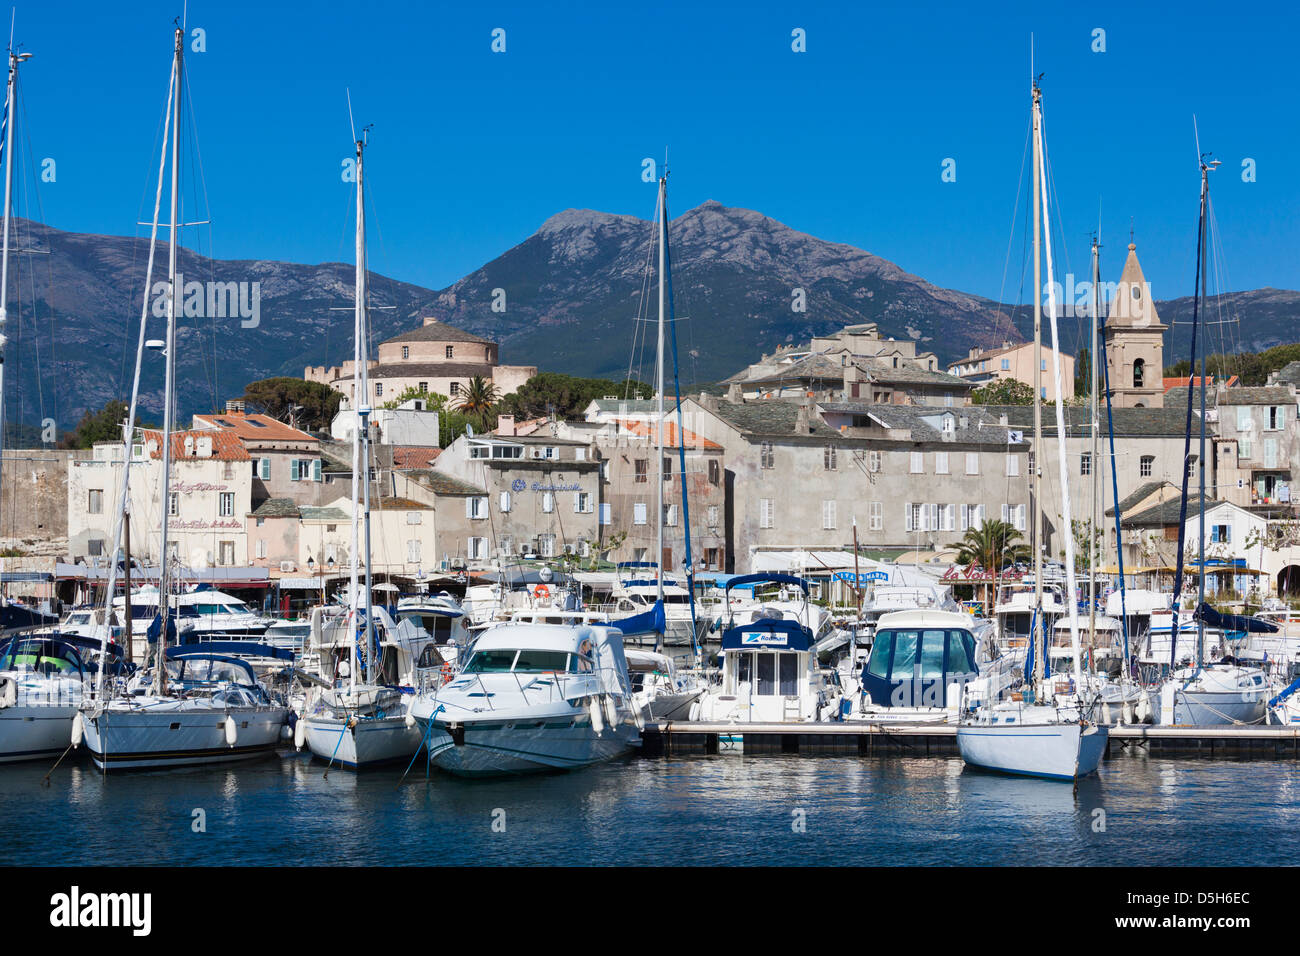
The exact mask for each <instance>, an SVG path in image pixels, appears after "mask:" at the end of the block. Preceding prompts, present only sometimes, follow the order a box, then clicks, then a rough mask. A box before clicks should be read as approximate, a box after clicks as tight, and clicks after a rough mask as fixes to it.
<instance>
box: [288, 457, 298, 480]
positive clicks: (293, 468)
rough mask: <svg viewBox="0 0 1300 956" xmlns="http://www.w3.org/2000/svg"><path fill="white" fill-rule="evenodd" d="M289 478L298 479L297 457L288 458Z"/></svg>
mask: <svg viewBox="0 0 1300 956" xmlns="http://www.w3.org/2000/svg"><path fill="white" fill-rule="evenodd" d="M289 480H290V481H297V480H298V459H297V458H290V459H289Z"/></svg>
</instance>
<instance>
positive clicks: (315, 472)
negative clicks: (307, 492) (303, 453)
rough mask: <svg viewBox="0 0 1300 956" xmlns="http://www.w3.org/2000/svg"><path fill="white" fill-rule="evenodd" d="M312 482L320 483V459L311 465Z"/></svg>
mask: <svg viewBox="0 0 1300 956" xmlns="http://www.w3.org/2000/svg"><path fill="white" fill-rule="evenodd" d="M311 480H312V481H320V459H319V458H317V459H316V460H315V461H313V462H312V463H311Z"/></svg>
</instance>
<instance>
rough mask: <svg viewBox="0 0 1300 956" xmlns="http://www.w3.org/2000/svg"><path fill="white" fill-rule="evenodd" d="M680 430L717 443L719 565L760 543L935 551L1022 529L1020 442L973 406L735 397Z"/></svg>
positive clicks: (746, 562)
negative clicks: (722, 508) (978, 533)
mask: <svg viewBox="0 0 1300 956" xmlns="http://www.w3.org/2000/svg"><path fill="white" fill-rule="evenodd" d="M684 411H685V413H686V427H688V428H689V429H690V430H691V431H692V432H694V433H696V434H698V435H700V436H701V437H703V438H705V439H708V440H709V441H712V442H716V443H718V444H720V445H721V446H722V447H723V448H724V449H725V453H724V475H723V480H724V483H725V495H726V514H725V517H724V521H723V537H724V540H725V542H726V544H725V547H726V555H727V570H728V571H743V570H747V569H748V568H750V567H751V566H752V561H753V556H754V554H755V553H756V552H758V551H759V550H763V549H788V548H826V549H831V550H834V549H839V548H842V547H845V546H850V545H851V544H852V542H853V530H854V525H855V523H856V526H857V536H858V541H859V543H860V544H861V545H862V546H864V547H869V548H881V547H895V548H900V549H913V548H920V549H926V548H942V547H944V546H946V545H947V544H949V543H951V542H953V541H956V540H958V539H959V538H960V537H961V536H962V533H963V532H964V531H965V530H966V528H967V527H970V526H972V525H978V524H979V523H980V522H982V521H983V520H985V519H987V518H1003V519H1005V520H1007V521H1009V522H1010V523H1012V524H1013V525H1015V526H1016V527H1017V528H1021V529H1027V527H1028V525H1027V521H1028V486H1027V481H1026V476H1027V474H1028V471H1027V452H1028V446H1027V444H1026V443H1025V442H1024V441H1023V439H1021V440H1018V441H1013V440H1012V439H1013V438H1016V437H1017V436H1014V435H1012V434H1011V431H1012V430H1011V429H1009V428H1008V427H1007V426H1006V425H1003V424H1000V423H999V422H998V420H997V418H996V417H994V416H993V415H991V414H990V413H989V412H988V411H986V410H984V409H981V408H977V407H956V408H943V407H918V406H909V405H892V404H872V403H866V402H824V403H809V404H797V403H794V402H785V401H751V402H734V401H729V400H726V399H719V398H716V397H714V396H710V395H701V396H700V397H699V399H697V400H691V401H689V402H687V403H686V407H685V409H684Z"/></svg>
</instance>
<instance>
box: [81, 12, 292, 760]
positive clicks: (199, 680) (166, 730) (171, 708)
mask: <svg viewBox="0 0 1300 956" xmlns="http://www.w3.org/2000/svg"><path fill="white" fill-rule="evenodd" d="M174 41H175V44H174V58H173V61H172V73H171V83H170V86H169V89H168V111H167V116H166V120H165V124H166V125H165V127H164V130H163V140H164V144H165V145H164V148H163V158H162V160H161V161H160V168H159V180H158V193H157V197H156V199H155V206H154V222H153V234H152V237H151V240H150V256H149V265H148V269H147V270H146V277H145V304H144V308H143V309H142V312H141V317H140V340H139V346H138V348H137V352H136V366H135V368H136V371H135V382H134V386H133V388H132V394H131V405H130V410H129V412H128V418H127V423H126V427H125V428H124V430H123V445H124V449H123V464H122V470H123V473H122V483H121V489H120V496H121V497H120V500H119V506H118V510H117V514H118V520H117V523H116V524H117V527H116V532H115V541H114V549H113V554H117V548H118V546H119V545H120V543H121V537H122V527H123V516H124V515H125V513H126V503H127V500H128V494H129V487H130V468H131V459H132V455H131V444H132V438H133V436H134V424H135V415H136V409H137V400H138V395H139V386H140V367H141V362H142V360H143V355H144V351H145V347H146V339H145V328H146V323H147V320H148V309H149V291H150V284H151V279H152V270H153V249H154V244H155V242H156V239H157V229H158V214H159V206H160V204H161V197H162V170H163V164H165V163H166V157H167V140H168V133H169V132H170V144H169V145H170V150H171V223H170V225H171V235H170V245H169V253H168V269H167V278H168V291H167V332H166V336H167V337H166V342H165V357H166V375H165V388H164V393H163V402H164V411H163V432H162V484H161V489H160V499H159V501H160V511H161V514H162V526H161V530H160V535H159V550H158V553H159V555H160V568H159V591H160V593H161V594H163V595H168V594H170V593H171V588H172V585H173V566H174V564H175V560H176V559H175V557H174V556H173V554H172V549H171V548H170V547H169V542H168V534H167V532H168V512H169V510H170V509H169V508H168V502H169V500H170V492H171V477H172V475H171V472H172V447H171V446H172V441H171V435H172V430H173V422H172V412H173V408H174V407H175V398H176V311H177V291H178V290H177V288H176V285H177V264H176V258H177V249H178V245H177V238H178V230H179V229H180V225H181V222H180V209H179V189H180V162H179V161H180V115H181V113H180V106H181V91H182V89H183V88H184V85H183V69H184V41H185V33H184V30H183V29H177V30H176V31H175V36H174ZM116 574H117V562H116V561H113V562H111V563H110V570H109V576H108V586H107V588H106V589H105V598H104V610H105V614H104V620H105V621H107V620H109V619H110V618H111V614H110V613H109V612H110V611H111V609H112V607H113V590H114V587H115V584H116ZM155 626H156V628H157V649H156V651H155V654H154V661H153V667H152V671H151V672H142V673H141V674H138V675H136V677H135V678H134V679H133V680H132V682H131V683H130V684H128V685H127V686H126V687H125V688H122V691H123V693H121V694H120V695H117V694H114V693H113V690H115V689H116V688H113V687H108V688H106V686H105V680H104V677H105V674H104V671H105V668H102V667H101V668H100V670H99V677H98V681H97V688H96V693H95V697H94V699H93V700H92V701H89V702H87V703H86V704H85V705H84V706H83V708H82V710H81V712H80V713H79V714H78V715H77V716H76V717H75V718H74V719H73V722H72V741H73V743H74V745H75V744H79V743H80V742H81V741H82V740H83V739H84V741H85V744H86V748H87V749H88V750H89V751H90V755H91V758H92V759H93V760H94V762H95V765H96V766H97V767H99V769H100V770H103V771H107V770H108V769H109V768H110V767H112V768H114V769H137V768H163V767H182V766H191V765H196V764H208V763H218V762H225V761H229V760H243V759H249V758H252V757H258V756H264V755H266V754H268V753H271V752H272V751H273V750H274V748H275V747H276V745H277V744H278V743H279V741H280V739H281V734H282V732H283V730H284V726H285V717H286V714H287V710H286V708H285V707H284V706H282V705H280V704H278V703H275V702H273V701H272V700H271V699H270V697H269V696H268V695H267V693H266V690H265V688H263V687H262V686H261V684H260V683H258V681H257V678H256V676H255V675H254V673H253V669H252V667H251V666H249V665H248V664H247V663H246V662H245V661H242V660H238V659H236V658H232V657H228V656H225V655H222V654H218V653H215V652H213V651H211V650H206V649H203V648H192V647H191V648H186V647H168V639H169V637H170V636H171V635H173V634H175V632H176V625H175V618H174V616H173V610H172V607H171V602H170V601H168V600H160V601H159V606H158V616H157V618H156V619H155ZM100 628H101V634H102V635H103V637H102V641H103V647H104V653H103V655H102V659H105V660H106V659H107V658H108V625H107V623H105V624H101V625H100Z"/></svg>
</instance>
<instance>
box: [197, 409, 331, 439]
mask: <svg viewBox="0 0 1300 956" xmlns="http://www.w3.org/2000/svg"><path fill="white" fill-rule="evenodd" d="M194 427H195V429H196V430H204V431H221V432H224V433H226V434H230V435H235V436H237V437H238V438H240V439H241V440H243V441H318V440H319V439H317V438H316V437H315V436H314V435H309V434H307V432H304V431H300V430H299V429H297V428H290V427H289V426H288V425H286V424H285V423H284V422H281V421H277V420H276V419H274V418H272V417H271V416H270V415H246V414H244V413H243V412H222V413H221V414H219V415H195V416H194Z"/></svg>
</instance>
